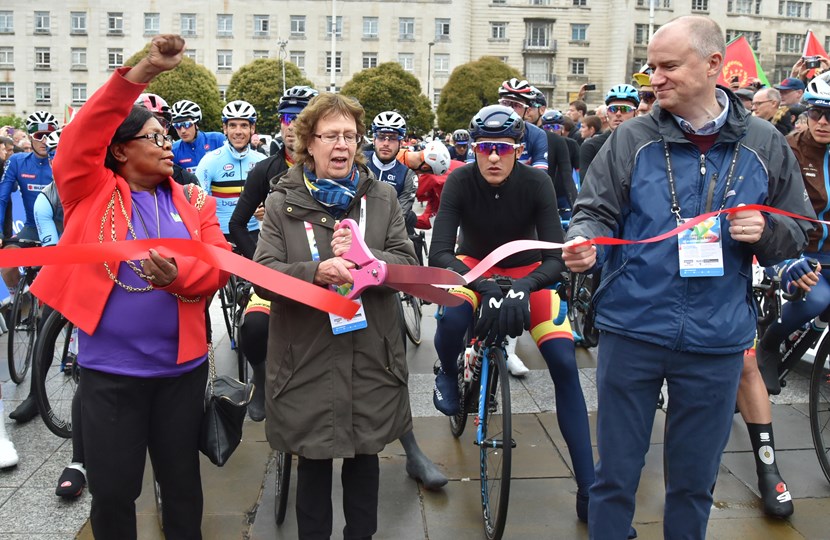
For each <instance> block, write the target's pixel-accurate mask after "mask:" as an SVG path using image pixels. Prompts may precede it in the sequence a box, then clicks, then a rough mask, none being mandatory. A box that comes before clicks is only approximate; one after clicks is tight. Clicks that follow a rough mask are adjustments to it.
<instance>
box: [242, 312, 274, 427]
mask: <svg viewBox="0 0 830 540" xmlns="http://www.w3.org/2000/svg"><path fill="white" fill-rule="evenodd" d="M266 304H267V302H266ZM268 319H269V312H268V311H264V310H261V309H259V308H258V307H256V305H255V302H254V299H251V301H250V302H249V303H248V309H246V310H245V321H244V322H243V323H242V328H241V329H240V331H239V332H240V334H241V335H240V341H241V343H242V353H243V354H244V355H245V359H246V360H248V363H250V364H251V371H252V372H253V383H254V395H253V398H252V399H251V403H249V404H248V416H250V417H251V420H253V421H254V422H261V421H262V420H264V419H265V356H266V351H267V349H268Z"/></svg>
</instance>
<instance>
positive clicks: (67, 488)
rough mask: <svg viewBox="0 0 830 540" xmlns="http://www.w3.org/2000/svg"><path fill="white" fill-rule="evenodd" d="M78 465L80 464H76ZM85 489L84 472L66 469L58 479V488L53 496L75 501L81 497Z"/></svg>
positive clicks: (73, 468)
mask: <svg viewBox="0 0 830 540" xmlns="http://www.w3.org/2000/svg"><path fill="white" fill-rule="evenodd" d="M78 465H80V464H78ZM84 487H86V475H85V474H84V471H82V470H81V469H78V468H76V467H66V468H65V469H64V470H63V472H62V473H61V477H60V478H58V487H57V488H56V489H55V495H57V496H58V497H63V498H64V499H75V498H77V497H80V496H81V493H83V492H84Z"/></svg>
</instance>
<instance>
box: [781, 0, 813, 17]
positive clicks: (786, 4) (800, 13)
mask: <svg viewBox="0 0 830 540" xmlns="http://www.w3.org/2000/svg"><path fill="white" fill-rule="evenodd" d="M812 7H813V5H812V3H811V2H794V1H792V0H779V1H778V14H779V15H783V16H785V17H791V18H796V19H809V18H810V15H811V12H812Z"/></svg>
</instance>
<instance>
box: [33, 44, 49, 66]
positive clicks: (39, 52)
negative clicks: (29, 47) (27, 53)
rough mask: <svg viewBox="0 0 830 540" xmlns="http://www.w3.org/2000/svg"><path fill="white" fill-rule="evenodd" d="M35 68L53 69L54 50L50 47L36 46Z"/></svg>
mask: <svg viewBox="0 0 830 540" xmlns="http://www.w3.org/2000/svg"><path fill="white" fill-rule="evenodd" d="M35 69H52V52H51V51H50V50H49V47H35Z"/></svg>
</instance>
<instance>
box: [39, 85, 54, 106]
mask: <svg viewBox="0 0 830 540" xmlns="http://www.w3.org/2000/svg"><path fill="white" fill-rule="evenodd" d="M35 103H37V104H44V103H52V83H48V82H47V83H35Z"/></svg>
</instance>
